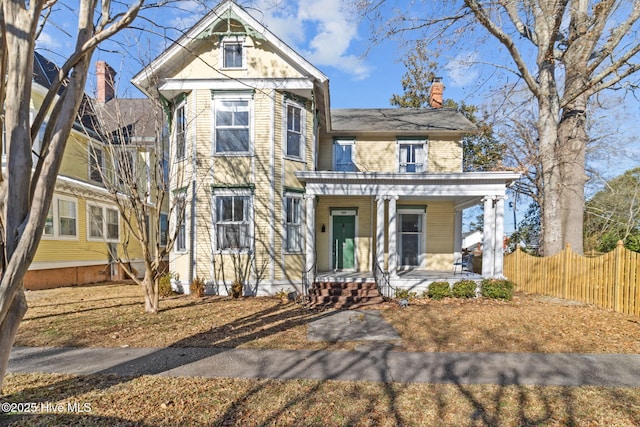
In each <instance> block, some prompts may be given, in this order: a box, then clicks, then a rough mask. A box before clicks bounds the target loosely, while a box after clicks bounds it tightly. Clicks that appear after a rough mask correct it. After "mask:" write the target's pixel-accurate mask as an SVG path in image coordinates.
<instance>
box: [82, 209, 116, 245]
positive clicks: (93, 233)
mask: <svg viewBox="0 0 640 427" xmlns="http://www.w3.org/2000/svg"><path fill="white" fill-rule="evenodd" d="M87 216H88V218H87V219H88V223H89V224H88V228H89V230H88V238H89V240H101V241H102V240H106V241H109V242H118V241H119V240H120V215H119V213H118V210H117V209H112V208H108V207H106V206H100V205H93V204H88V205H87Z"/></svg>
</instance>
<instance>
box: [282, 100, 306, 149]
mask: <svg viewBox="0 0 640 427" xmlns="http://www.w3.org/2000/svg"><path fill="white" fill-rule="evenodd" d="M302 117H303V116H302V108H300V107H298V106H297V105H293V104H289V105H287V147H286V148H287V152H286V155H287V156H288V157H295V158H297V159H302V155H303V143H304V140H303V138H302Z"/></svg>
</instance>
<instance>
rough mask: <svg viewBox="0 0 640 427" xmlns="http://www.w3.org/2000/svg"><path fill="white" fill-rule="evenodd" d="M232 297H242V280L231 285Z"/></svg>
mask: <svg viewBox="0 0 640 427" xmlns="http://www.w3.org/2000/svg"><path fill="white" fill-rule="evenodd" d="M231 296H232V297H233V298H240V297H241V296H242V282H241V281H240V280H236V281H234V282H233V283H232V284H231Z"/></svg>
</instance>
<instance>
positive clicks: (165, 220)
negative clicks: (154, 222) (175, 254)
mask: <svg viewBox="0 0 640 427" xmlns="http://www.w3.org/2000/svg"><path fill="white" fill-rule="evenodd" d="M168 232H169V215H167V214H163V213H161V214H160V246H161V247H163V248H164V247H165V246H167V233H168Z"/></svg>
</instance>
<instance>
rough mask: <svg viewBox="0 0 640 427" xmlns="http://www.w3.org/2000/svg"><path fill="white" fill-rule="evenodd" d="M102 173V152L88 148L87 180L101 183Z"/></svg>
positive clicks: (98, 149) (94, 148)
mask: <svg viewBox="0 0 640 427" xmlns="http://www.w3.org/2000/svg"><path fill="white" fill-rule="evenodd" d="M103 172H104V152H103V151H102V148H98V147H91V148H89V179H90V180H91V181H95V182H102V174H103Z"/></svg>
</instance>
